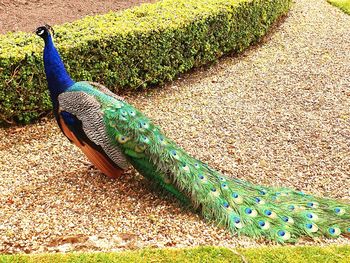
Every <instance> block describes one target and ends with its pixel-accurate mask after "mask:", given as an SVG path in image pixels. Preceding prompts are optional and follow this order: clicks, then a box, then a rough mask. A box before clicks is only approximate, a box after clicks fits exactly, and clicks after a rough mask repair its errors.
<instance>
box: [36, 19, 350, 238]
mask: <svg viewBox="0 0 350 263" xmlns="http://www.w3.org/2000/svg"><path fill="white" fill-rule="evenodd" d="M36 34H37V35H38V36H40V37H41V38H42V39H43V40H44V42H45V46H44V52H43V59H44V68H45V74H46V78H47V82H48V88H49V94H50V98H51V101H52V104H53V112H54V116H55V118H56V120H57V123H58V125H59V127H60V129H61V131H62V132H63V134H64V135H65V136H66V137H67V138H68V139H69V140H70V141H71V142H73V143H74V144H75V145H77V146H78V147H79V148H80V149H81V150H82V151H83V153H84V154H85V155H86V156H87V157H88V159H89V160H90V161H91V162H92V163H93V164H94V165H95V166H96V167H97V168H98V169H100V170H101V171H102V172H103V173H104V174H106V175H108V176H111V177H114V178H117V177H119V176H120V175H121V174H122V173H123V170H125V169H126V168H127V167H129V166H130V165H132V166H133V167H134V168H135V169H136V170H137V171H138V172H139V173H140V174H142V175H143V176H145V177H146V178H148V179H149V180H151V181H153V182H155V183H156V184H158V185H159V187H161V188H163V189H165V190H167V191H169V192H170V193H172V194H173V195H175V196H176V197H177V198H178V199H180V200H182V201H183V202H185V203H188V204H190V205H191V206H192V207H193V209H196V210H197V211H200V212H201V214H202V216H203V218H204V219H205V220H210V221H214V222H216V223H217V225H219V226H223V227H226V228H227V229H228V230H229V231H230V232H232V233H234V234H237V235H246V236H250V237H253V238H265V239H270V240H272V241H276V242H279V243H285V242H296V241H297V240H298V239H299V238H301V237H306V238H314V237H328V238H336V237H339V236H344V237H348V238H349V237H350V203H346V202H345V201H340V200H338V201H337V200H333V199H327V198H322V197H315V196H312V195H308V194H305V193H303V192H300V191H295V190H292V189H289V188H283V187H281V188H276V187H265V186H260V185H254V184H252V183H249V182H247V181H244V180H239V179H236V178H232V177H231V176H230V177H228V176H224V175H223V174H221V173H219V172H218V171H216V170H214V169H213V168H211V167H209V166H208V165H207V164H205V163H203V162H201V161H200V160H197V159H195V158H193V157H191V156H190V155H189V154H188V153H186V151H184V150H183V149H182V148H180V147H179V146H177V145H176V143H174V141H172V140H171V139H169V138H167V137H166V136H164V134H163V133H162V131H161V129H160V128H159V127H157V126H156V125H154V124H153V123H152V122H151V120H150V119H149V118H147V117H146V116H145V115H143V114H142V113H141V112H140V111H138V110H137V109H136V108H134V107H133V106H132V105H130V104H128V103H127V102H126V101H125V100H124V99H123V98H121V97H119V96H117V95H115V94H114V93H112V92H111V91H110V90H109V89H107V88H106V87H104V86H103V85H101V84H98V83H94V82H85V81H81V82H75V81H73V80H72V79H71V77H70V76H69V74H68V73H67V71H66V69H65V67H64V64H63V62H62V59H61V58H60V55H59V53H58V51H57V49H56V48H55V46H54V43H53V30H52V28H51V27H50V26H48V25H45V26H41V27H38V28H37V30H36Z"/></svg>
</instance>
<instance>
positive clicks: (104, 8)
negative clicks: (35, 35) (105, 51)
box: [0, 0, 156, 34]
mask: <svg viewBox="0 0 350 263" xmlns="http://www.w3.org/2000/svg"><path fill="white" fill-rule="evenodd" d="M155 1H156V0H98V1H96V0H60V1H54V0H0V34H3V33H6V32H10V31H33V30H34V29H35V28H36V27H37V26H38V25H42V24H52V25H55V24H62V23H64V22H71V21H73V20H76V19H79V18H82V17H84V16H87V15H95V14H103V13H107V12H109V11H119V10H122V9H126V8H130V7H132V6H136V5H139V4H141V3H149V2H155Z"/></svg>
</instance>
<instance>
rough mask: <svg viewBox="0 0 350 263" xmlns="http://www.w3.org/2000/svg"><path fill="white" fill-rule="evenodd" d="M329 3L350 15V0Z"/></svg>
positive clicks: (337, 0)
mask: <svg viewBox="0 0 350 263" xmlns="http://www.w3.org/2000/svg"><path fill="white" fill-rule="evenodd" d="M328 2H329V3H331V4H332V5H334V6H336V7H339V8H340V9H341V10H343V11H344V12H345V13H347V14H349V15H350V0H328Z"/></svg>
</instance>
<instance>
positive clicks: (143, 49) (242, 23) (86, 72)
mask: <svg viewBox="0 0 350 263" xmlns="http://www.w3.org/2000/svg"><path fill="white" fill-rule="evenodd" d="M291 2H292V0H163V1H160V2H156V3H154V4H144V5H142V6H139V7H136V8H133V9H128V10H125V11H123V12H117V13H108V14H105V15H97V16H94V17H86V18H84V19H81V20H77V21H75V22H73V23H67V24H64V25H61V26H56V27H55V33H56V34H55V43H56V46H57V48H58V49H59V52H60V54H61V56H62V57H63V60H64V62H65V64H66V67H67V70H68V72H70V74H71V76H72V78H73V79H76V80H90V81H97V82H101V83H104V84H105V85H107V86H109V87H115V89H114V91H116V89H117V87H118V88H128V89H136V88H143V87H146V86H149V85H153V84H159V83H163V82H165V81H169V80H172V79H174V77H175V76H176V75H178V74H180V73H183V72H185V71H187V70H189V69H191V68H193V67H197V66H200V65H203V64H205V63H208V62H210V61H213V60H215V59H217V58H218V57H220V56H222V55H223V54H225V53H228V52H240V51H242V50H244V49H245V48H247V47H248V46H249V45H250V44H251V43H253V42H256V41H257V40H258V39H259V38H260V37H261V36H263V35H264V34H265V33H266V32H267V30H268V28H269V27H270V26H271V24H272V23H273V22H274V21H276V19H277V18H278V17H280V16H281V15H283V14H285V13H286V12H287V11H288V10H289V8H290V5H291ZM42 51H43V42H42V40H41V39H39V37H37V36H35V35H34V34H30V33H23V32H18V33H9V34H6V35H0V123H5V122H13V121H17V122H22V123H23V122H24V123H27V122H29V121H31V120H33V119H36V118H38V117H39V116H40V115H41V114H42V113H45V112H47V111H48V110H49V109H50V108H51V103H50V100H49V97H48V92H47V86H46V85H47V84H46V80H45V74H44V68H43V62H42Z"/></svg>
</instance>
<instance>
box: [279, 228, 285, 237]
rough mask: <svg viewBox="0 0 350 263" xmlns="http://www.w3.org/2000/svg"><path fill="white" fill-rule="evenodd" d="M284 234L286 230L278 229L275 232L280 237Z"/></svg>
mask: <svg viewBox="0 0 350 263" xmlns="http://www.w3.org/2000/svg"><path fill="white" fill-rule="evenodd" d="M285 234H286V232H285V231H283V230H280V231H278V232H277V235H278V236H280V237H283V236H285Z"/></svg>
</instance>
